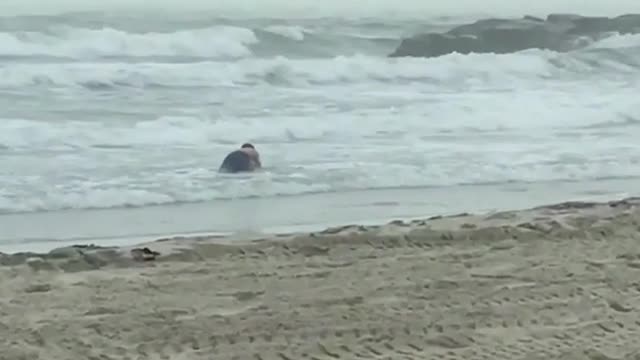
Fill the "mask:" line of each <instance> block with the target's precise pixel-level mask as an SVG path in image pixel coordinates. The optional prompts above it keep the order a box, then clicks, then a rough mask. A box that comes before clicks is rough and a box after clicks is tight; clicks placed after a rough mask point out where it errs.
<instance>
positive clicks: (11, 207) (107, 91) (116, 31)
mask: <svg viewBox="0 0 640 360" xmlns="http://www.w3.org/2000/svg"><path fill="white" fill-rule="evenodd" d="M456 22H462V21H461V20H459V19H455V18H435V17H434V18H432V19H427V20H421V21H416V20H412V21H408V20H406V21H405V20H402V19H395V20H389V21H384V20H376V19H368V20H362V19H361V20H347V19H338V18H320V19H307V20H295V19H288V20H284V19H283V20H273V19H260V18H252V19H239V18H235V19H231V18H227V19H225V18H217V17H213V16H212V17H206V16H202V15H201V16H198V17H191V18H190V17H189V16H181V17H176V18H162V19H158V18H153V19H151V18H145V17H144V16H140V17H137V16H134V15H131V16H126V17H125V16H114V15H100V14H75V15H58V16H39V17H35V16H29V17H27V16H23V17H4V18H0V108H2V109H3V111H2V112H1V113H0V117H1V119H0V164H1V166H0V212H4V213H7V212H34V211H43V210H48V211H51V210H61V209H86V208H111V207H125V206H126V207H142V206H147V205H156V204H171V203H185V202H211V201H216V200H219V199H228V198H237V197H271V196H284V195H300V194H305V193H322V192H330V193H338V192H342V191H348V190H363V189H389V188H405V187H414V188H422V187H429V188H442V189H443V191H453V190H452V189H455V186H456V185H460V184H507V183H510V184H517V183H531V182H550V181H559V180H576V181H583V180H584V181H587V180H594V179H636V178H640V166H639V162H640V146H639V145H638V138H639V136H640V98H638V91H637V89H638V88H640V60H638V59H639V56H640V36H615V37H613V38H610V39H607V40H603V41H601V42H597V43H594V44H592V45H591V46H589V47H588V48H587V49H585V50H581V51H577V52H573V53H564V54H560V53H554V52H549V51H541V50H531V51H524V52H520V53H517V54H508V55H490V54H484V55H459V54H452V55H448V56H444V57H441V58H436V59H397V58H396V59H389V58H386V57H385V55H386V54H388V53H390V52H391V51H393V49H394V48H395V46H396V45H397V44H398V43H399V41H400V39H401V38H402V37H403V36H408V35H411V34H414V33H416V32H419V31H426V30H433V29H437V28H443V29H445V28H447V27H449V26H451V25H452V24H454V23H456ZM245 141H251V142H253V143H254V144H255V145H256V146H257V148H258V150H259V151H260V152H261V154H262V158H263V163H264V165H265V169H264V171H263V172H262V173H258V174H252V175H246V176H231V175H219V174H217V168H218V166H219V164H220V161H221V160H222V158H223V157H224V156H225V155H226V153H227V152H228V151H231V150H233V149H234V148H236V147H237V146H238V145H239V144H241V143H242V142H245Z"/></svg>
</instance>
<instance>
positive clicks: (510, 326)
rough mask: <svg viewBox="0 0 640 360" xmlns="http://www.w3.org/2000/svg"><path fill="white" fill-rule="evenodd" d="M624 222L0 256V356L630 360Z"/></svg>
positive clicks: (397, 228) (532, 217)
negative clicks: (2, 342)
mask: <svg viewBox="0 0 640 360" xmlns="http://www.w3.org/2000/svg"><path fill="white" fill-rule="evenodd" d="M639 230H640V197H633V198H624V199H620V200H612V201H608V202H580V201H576V202H562V203H555V204H550V205H544V206H538V207H533V208H529V209H525V210H511V211H501V212H495V213H484V214H458V215H450V216H434V217H431V218H429V219H424V220H413V221H400V220H397V221H392V222H390V223H387V224H382V225H370V226H364V225H350V226H342V227H335V228H328V229H324V230H323V231H318V232H312V233H300V232H299V233H290V234H280V235H273V236H258V237H255V238H242V239H237V238H236V239H234V238H225V237H219V238H215V237H206V236H205V237H200V238H199V237H192V238H166V239H158V240H156V241H153V242H149V243H145V244H138V245H136V246H129V247H108V248H100V247H90V246H75V247H66V248H60V249H55V250H52V251H51V252H48V253H45V254H36V253H22V254H12V255H2V256H0V264H2V265H4V266H0V281H1V282H2V284H3V286H2V287H0V303H1V304H2V306H0V338H1V339H3V341H4V345H3V351H2V353H1V354H0V359H7V360H8V359H34V360H39V359H43V360H44V359H46V360H67V359H80V358H82V359H85V358H86V359H116V358H117V359H133V358H136V359H178V358H179V359H189V360H205V359H207V360H208V359H211V358H212V357H214V358H216V359H221V360H231V359H262V360H272V359H285V360H286V359H303V358H311V359H329V358H331V359H353V358H397V357H399V356H401V357H403V358H406V359H410V360H417V359H431V358H443V359H449V360H460V359H497V360H507V359H508V360H529V359H533V358H538V357H539V356H544V357H545V358H548V359H631V358H636V357H637V355H638V354H640V345H638V342H637V338H638V336H639V335H640V315H638V314H639V313H638V312H637V311H634V310H636V309H638V308H640V285H639V284H638V280H637V279H638V276H640V252H639V251H638V246H637V244H638V241H639V240H640V231H639ZM145 249H146V250H145ZM132 250H133V252H132ZM156 252H157V253H156Z"/></svg>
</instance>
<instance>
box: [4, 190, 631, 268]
mask: <svg viewBox="0 0 640 360" xmlns="http://www.w3.org/2000/svg"><path fill="white" fill-rule="evenodd" d="M620 206H622V208H623V209H624V210H623V211H620V210H619V209H621V208H620ZM629 211H632V212H633V213H634V214H635V213H636V212H637V214H636V215H638V216H639V217H640V197H626V198H622V199H619V200H610V201H564V202H558V203H553V204H548V205H541V206H535V207H531V208H525V209H517V210H504V211H497V212H484V213H467V212H464V213H459V214H452V215H435V216H431V217H428V218H412V219H404V220H392V221H390V222H387V223H377V224H371V222H370V223H369V224H368V225H364V224H346V225H338V226H330V227H325V228H319V227H317V226H316V227H310V228H315V229H318V230H316V231H292V232H286V231H284V232H273V233H262V232H241V233H231V234H223V233H219V234H211V233H203V234H196V235H186V236H184V235H173V236H171V235H169V236H164V237H155V238H154V239H153V240H147V241H139V242H137V243H134V244H128V245H113V246H100V245H95V244H73V245H69V246H61V247H56V248H54V249H52V250H50V251H46V252H35V251H20V252H14V253H3V252H0V266H2V265H11V266H13V265H21V264H27V265H29V266H30V267H32V268H33V269H34V270H42V269H49V270H53V269H56V270H61V271H63V272H66V271H70V272H76V271H84V270H96V269H100V268H103V267H109V266H111V265H114V266H116V267H129V266H134V265H135V264H136V263H137V262H139V261H143V262H146V261H150V260H153V261H155V262H163V261H187V262H188V261H193V260H211V259H214V258H216V257H221V256H225V255H232V254H237V253H243V254H244V253H247V252H251V253H258V254H262V255H265V256H266V255H267V253H265V250H266V249H270V250H274V249H279V250H280V251H282V249H289V248H291V247H294V248H299V249H311V248H314V249H320V248H323V247H324V250H318V251H329V248H330V247H331V246H336V245H337V246H340V245H342V246H348V245H355V244H361V243H362V242H365V243H369V244H371V243H372V242H376V243H377V242H380V244H381V246H385V245H383V244H385V242H386V241H391V242H392V243H393V242H398V241H400V242H404V243H407V244H410V245H411V246H420V245H419V243H427V244H428V243H429V242H431V241H436V242H438V241H441V240H446V241H456V240H459V241H464V240H469V239H474V238H479V240H481V241H486V240H487V239H488V238H492V239H493V241H505V240H518V239H522V238H532V237H533V238H535V237H544V236H549V234H550V233H552V232H553V231H554V229H559V230H561V231H563V232H567V234H569V233H572V232H576V233H575V234H573V236H578V235H579V234H584V232H586V231H588V229H585V228H583V225H580V226H579V227H575V226H573V225H570V224H569V223H561V222H559V220H560V219H564V218H565V217H566V218H568V219H569V221H572V222H576V221H577V222H585V221H587V222H588V223H593V224H596V223H600V222H603V221H606V220H608V219H610V220H612V221H614V220H615V219H616V217H617V216H627V215H628V212H629ZM605 215H606V217H604V216H605ZM563 221H564V220H563ZM414 234H418V235H417V237H416V236H414ZM142 239H144V238H140V240H142ZM341 241H343V242H344V244H341V243H340V242H341ZM372 246H373V245H372ZM139 251H144V252H149V251H150V253H149V256H147V257H145V259H144V260H142V259H141V258H140V254H139V253H138V254H136V252H139ZM301 251H303V252H304V251H305V250H301Z"/></svg>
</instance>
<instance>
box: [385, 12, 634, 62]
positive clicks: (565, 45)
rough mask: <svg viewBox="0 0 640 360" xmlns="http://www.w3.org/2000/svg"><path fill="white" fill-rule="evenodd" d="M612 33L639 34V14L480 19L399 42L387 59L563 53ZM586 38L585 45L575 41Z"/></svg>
mask: <svg viewBox="0 0 640 360" xmlns="http://www.w3.org/2000/svg"><path fill="white" fill-rule="evenodd" d="M613 33H620V34H636V33H640V14H628V15H621V16H618V17H615V18H607V17H585V16H580V15H575V14H550V15H548V16H547V18H546V19H544V20H543V19H540V18H536V17H533V16H525V17H523V18H520V19H484V20H479V21H476V22H474V23H472V24H466V25H461V26H458V27H455V28H453V29H451V30H449V31H447V32H444V33H427V34H418V35H415V36H412V37H409V38H406V39H403V40H402V42H401V43H400V45H399V46H398V48H397V49H396V50H395V51H394V52H393V53H392V54H390V55H389V56H390V57H402V56H414V57H437V56H442V55H446V54H450V53H460V54H469V53H495V54H506V53H513V52H517V51H522V50H526V49H547V50H552V51H559V52H566V51H571V50H577V49H580V48H582V47H584V46H586V45H588V44H589V43H590V42H592V41H596V40H601V39H603V38H606V37H608V36H611V35H612V34H613ZM585 37H586V38H587V40H589V41H578V40H583V38H585Z"/></svg>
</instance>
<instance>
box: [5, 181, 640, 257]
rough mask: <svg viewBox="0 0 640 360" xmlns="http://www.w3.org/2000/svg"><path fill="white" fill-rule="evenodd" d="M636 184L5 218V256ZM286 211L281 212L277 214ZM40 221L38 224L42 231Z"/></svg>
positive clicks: (302, 227) (515, 202) (363, 194)
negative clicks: (74, 246) (67, 247)
mask: <svg viewBox="0 0 640 360" xmlns="http://www.w3.org/2000/svg"><path fill="white" fill-rule="evenodd" d="M638 190H639V189H638V186H637V184H636V183H635V182H634V181H633V180H626V179H622V180H608V181H583V182H577V183H576V182H554V183H550V184H549V183H537V184H511V185H503V186H489V185H486V186H463V187H453V188H451V189H450V191H442V190H441V189H437V188H436V189H418V190H416V189H395V190H367V191H354V192H343V193H335V194H321V195H305V196H297V197H290V198H273V199H261V198H259V199H243V200H237V201H227V202H215V203H196V204H181V205H167V206H154V207H150V208H134V209H101V210H90V211H86V210H69V211H61V212H47V213H34V214H9V215H0V229H2V230H3V231H1V232H0V252H4V253H15V252H24V251H32V252H47V251H50V250H52V249H54V248H59V247H63V246H71V245H74V244H90V243H94V244H96V245H100V246H112V245H117V246H129V245H135V243H139V242H148V241H152V240H154V239H156V238H160V237H166V236H168V235H171V234H176V235H180V236H182V235H192V234H196V235H198V236H199V235H202V234H247V233H250V234H258V233H263V234H273V233H280V232H310V231H321V230H323V228H325V227H334V226H340V225H346V224H365V225H376V224H378V225H379V224H381V223H384V222H388V221H391V220H393V219H420V218H425V217H429V216H433V215H445V214H455V213H461V212H470V213H484V212H493V211H502V210H513V209H526V208H530V207H533V206H540V205H544V204H549V203H554V202H561V201H574V200H581V201H606V200H608V199H612V198H622V197H628V196H633V195H635V194H636V193H638ZM273 209H278V211H273ZM34 224H37V226H34Z"/></svg>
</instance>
